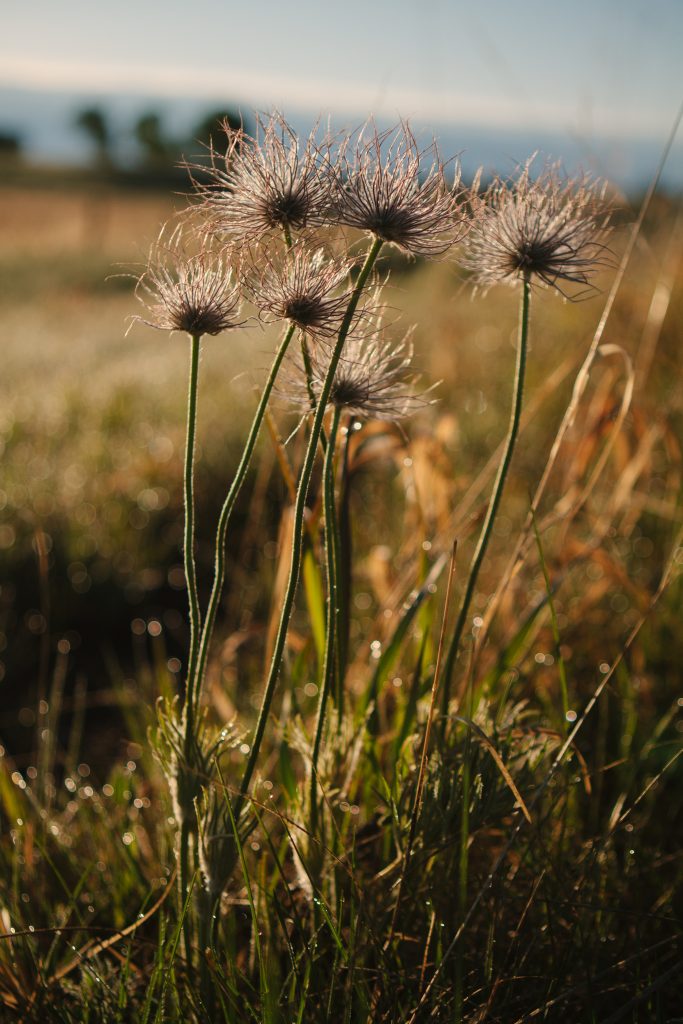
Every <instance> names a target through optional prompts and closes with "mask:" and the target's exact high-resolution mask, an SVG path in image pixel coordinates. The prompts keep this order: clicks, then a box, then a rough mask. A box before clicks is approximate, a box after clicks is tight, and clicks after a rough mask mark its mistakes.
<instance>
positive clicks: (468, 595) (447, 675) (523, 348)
mask: <svg viewBox="0 0 683 1024" xmlns="http://www.w3.org/2000/svg"><path fill="white" fill-rule="evenodd" d="M530 296H531V283H530V280H529V276H528V275H526V276H525V277H524V280H523V283H522V299H521V306H520V318H519V341H518V344H517V366H516V369H515V385H514V391H513V398H512V410H511V413H510V425H509V427H508V434H507V440H506V443H505V450H504V452H503V458H502V459H501V462H500V465H499V466H498V472H497V473H496V479H495V482H494V484H493V492H492V494H491V501H490V503H489V507H488V511H487V513H486V518H485V520H484V525H483V526H482V528H481V533H480V535H479V541H478V543H477V547H476V550H475V552H474V555H473V557H472V564H471V566H470V571H469V575H468V577H467V584H466V586H465V594H464V597H463V599H462V605H461V607H460V613H459V615H458V620H457V622H456V625H455V632H454V633H453V638H452V640H451V644H450V647H449V649H448V656H447V658H446V664H445V666H444V680H443V690H442V691H441V712H442V714H443V716H444V719H445V716H446V715H447V714H448V705H449V701H450V690H451V680H452V677H453V669H454V667H455V662H456V659H457V657H458V651H459V649H460V641H461V640H462V634H463V631H464V629H465V624H466V622H467V617H468V614H469V610H470V604H471V603H472V597H473V596H474V589H475V587H476V585H477V578H478V576H479V570H480V569H481V564H482V562H483V561H484V555H485V554H486V549H487V547H488V544H489V540H490V539H491V531H492V529H493V523H494V521H495V518H496V513H497V512H498V506H499V505H500V499H501V497H502V494H503V488H504V487H505V480H506V477H507V475H508V470H509V468H510V463H511V461H512V453H513V451H514V448H515V442H516V440H517V434H518V431H519V421H520V417H521V413H522V400H523V397H524V376H525V371H526V354H527V341H528V334H529V300H530Z"/></svg>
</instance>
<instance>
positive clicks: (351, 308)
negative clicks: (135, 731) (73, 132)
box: [235, 238, 383, 821]
mask: <svg viewBox="0 0 683 1024" xmlns="http://www.w3.org/2000/svg"><path fill="white" fill-rule="evenodd" d="M382 244H383V243H382V240H381V239H380V238H375V239H374V241H373V243H372V245H371V247H370V249H369V250H368V253H367V256H366V257H365V262H364V264H363V266H362V268H361V271H360V273H359V275H358V278H357V280H356V284H355V286H354V289H353V291H352V293H351V298H350V300H349V305H348V307H347V310H346V313H345V315H344V319H343V321H342V324H341V327H340V329H339V335H338V337H337V342H336V344H335V347H334V350H333V352H332V356H331V359H330V365H329V367H328V370H327V375H326V377H325V381H324V383H323V386H322V389H321V392H320V395H319V396H318V407H317V409H316V411H315V416H314V418H313V424H312V426H311V435H310V438H309V441H308V447H307V449H306V454H305V456H304V462H303V466H302V468H301V476H300V478H299V487H298V490H297V495H296V502H295V505H294V526H293V535H292V552H291V561H290V567H289V578H288V580H287V588H286V591H285V596H284V599H283V603H282V611H281V613H280V622H279V625H278V630H277V635H276V638H275V644H274V647H273V655H272V659H271V663H270V670H269V672H268V679H267V680H266V686H265V690H264V693H263V700H262V703H261V710H260V711H259V716H258V720H257V722H256V729H255V732H254V739H253V741H252V744H251V750H250V752H249V759H248V761H247V764H246V766H245V769H244V775H243V777H242V783H241V786H240V792H239V795H238V797H237V800H236V803H235V819H236V820H237V821H239V815H240V811H241V809H242V806H243V804H244V801H245V798H246V794H247V791H248V789H249V784H250V782H251V777H252V775H253V774H254V769H255V767H256V761H257V759H258V755H259V751H260V748H261V742H262V740H263V733H264V732H265V728H266V722H267V720H268V714H269V712H270V705H271V703H272V701H273V694H274V693H275V686H276V684H277V679H278V675H279V673H280V666H281V663H282V655H283V653H284V649H285V641H286V638H287V628H288V626H289V619H290V616H291V614H292V608H293V607H294V598H295V596H296V589H297V584H298V582H299V570H300V563H301V548H302V535H303V526H304V516H305V513H306V497H307V495H308V488H309V485H310V482H311V476H312V474H313V466H314V463H315V456H316V452H317V448H318V444H319V441H320V435H321V433H322V429H323V419H324V417H325V409H326V407H327V403H328V400H329V397H330V391H331V390H332V382H333V380H334V375H335V373H336V370H337V366H338V364H339V360H340V358H341V354H342V351H343V349H344V343H345V341H346V336H347V334H348V333H349V329H350V327H351V324H352V322H353V317H354V314H355V312H356V308H357V306H358V302H359V300H360V297H361V293H362V291H363V288H364V287H365V285H366V283H367V280H368V278H369V277H370V273H371V271H372V268H373V266H374V265H375V261H376V259H377V257H378V256H379V252H380V249H381V248H382Z"/></svg>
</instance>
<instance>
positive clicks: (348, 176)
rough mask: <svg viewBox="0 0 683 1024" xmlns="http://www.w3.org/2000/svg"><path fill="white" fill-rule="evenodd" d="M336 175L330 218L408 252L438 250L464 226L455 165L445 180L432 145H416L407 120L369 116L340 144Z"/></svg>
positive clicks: (423, 253) (418, 253)
mask: <svg viewBox="0 0 683 1024" xmlns="http://www.w3.org/2000/svg"><path fill="white" fill-rule="evenodd" d="M425 168H426V171H425ZM423 171H425V173H423ZM336 179H337V182H336V199H335V217H334V219H336V220H337V221H338V223H340V224H344V225H347V226H349V227H355V228H360V229H361V230H362V231H367V232H369V233H370V234H372V235H374V236H375V237H377V238H381V239H382V240H383V241H384V242H388V243H391V244H393V245H395V246H397V247H398V248H399V249H402V250H403V251H404V252H406V253H409V254H410V255H412V256H425V257H428V258H436V257H437V256H441V255H443V253H445V252H446V251H447V249H449V248H450V247H451V246H452V245H453V244H454V243H455V242H456V241H458V240H459V239H460V238H461V237H462V236H463V234H464V232H465V230H466V218H465V216H464V212H463V209H462V206H461V203H460V198H461V195H462V190H461V189H460V177H459V173H458V171H457V168H456V172H455V181H454V183H453V185H452V186H449V185H448V184H447V182H446V178H445V172H444V165H443V164H442V163H441V162H440V160H439V155H438V152H437V150H436V145H435V144H432V145H431V146H429V147H428V148H427V149H424V150H420V149H419V147H418V145H417V142H416V140H415V137H414V135H413V134H412V132H411V131H410V129H409V127H408V125H407V124H401V125H399V126H398V127H397V128H393V129H391V130H389V131H386V132H378V130H377V127H376V125H375V124H374V122H373V121H369V122H368V123H367V124H366V125H365V126H364V128H363V129H362V130H361V132H360V133H359V134H358V136H357V137H356V138H355V139H353V140H352V139H348V140H347V142H346V144H345V145H344V146H343V147H342V150H341V154H340V159H339V161H338V165H337V167H336Z"/></svg>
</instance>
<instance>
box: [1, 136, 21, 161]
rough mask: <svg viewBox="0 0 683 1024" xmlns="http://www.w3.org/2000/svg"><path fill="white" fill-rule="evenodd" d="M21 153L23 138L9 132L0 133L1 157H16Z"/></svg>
mask: <svg viewBox="0 0 683 1024" xmlns="http://www.w3.org/2000/svg"><path fill="white" fill-rule="evenodd" d="M20 154H21V140H20V139H19V136H18V135H12V134H10V133H8V132H2V133H1V134H0V158H2V159H16V158H17V157H18V156H19V155H20Z"/></svg>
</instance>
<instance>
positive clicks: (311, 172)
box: [194, 113, 331, 244]
mask: <svg viewBox="0 0 683 1024" xmlns="http://www.w3.org/2000/svg"><path fill="white" fill-rule="evenodd" d="M224 130H225V133H226V135H227V150H226V152H225V154H224V155H223V154H219V153H217V152H216V150H215V149H213V147H212V148H211V150H210V156H211V166H210V169H209V172H208V181H207V182H205V183H203V182H202V181H195V182H194V185H195V189H196V191H197V194H198V196H199V198H200V199H201V201H202V205H203V208H204V211H205V213H206V214H207V215H208V218H209V220H210V222H211V225H212V228H213V230H214V231H215V232H216V233H217V234H219V235H221V236H223V237H226V238H228V239H229V240H231V241H232V242H233V243H240V244H244V243H251V242H255V241H258V240H259V239H261V238H262V237H263V236H264V235H266V234H268V233H269V232H271V231H285V232H291V231H298V230H300V229H302V228H305V227H307V226H311V225H313V226H314V225H317V224H320V223H322V222H323V221H324V219H325V216H326V213H327V211H328V209H329V205H330V191H331V178H330V174H329V170H328V161H327V158H326V156H325V155H324V154H323V151H322V150H321V149H320V147H319V146H318V145H317V144H316V142H315V138H314V134H315V132H314V131H313V132H311V134H310V136H309V137H308V139H307V140H306V141H305V143H303V144H300V142H299V139H298V137H297V135H296V133H295V132H294V130H293V128H291V127H290V125H289V124H288V123H287V122H286V121H285V119H284V118H283V117H282V116H281V115H280V114H278V113H274V114H272V115H271V116H270V117H269V118H268V119H267V120H265V121H264V120H263V119H261V118H258V120H257V132H256V135H255V137H253V138H252V137H251V136H249V135H247V134H246V133H245V132H244V131H242V130H237V131H236V130H235V129H233V128H231V127H230V126H229V125H228V124H227V123H226V124H225V125H224ZM197 170H201V171H202V173H206V168H197Z"/></svg>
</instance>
